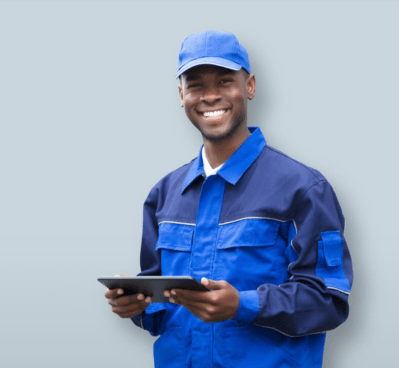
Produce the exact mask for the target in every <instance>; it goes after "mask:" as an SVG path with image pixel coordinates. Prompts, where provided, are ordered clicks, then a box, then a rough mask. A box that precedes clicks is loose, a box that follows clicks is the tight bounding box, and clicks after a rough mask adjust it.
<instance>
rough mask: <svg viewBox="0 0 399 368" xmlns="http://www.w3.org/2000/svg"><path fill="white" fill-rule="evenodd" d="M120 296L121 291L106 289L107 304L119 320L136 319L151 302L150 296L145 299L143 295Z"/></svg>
mask: <svg viewBox="0 0 399 368" xmlns="http://www.w3.org/2000/svg"><path fill="white" fill-rule="evenodd" d="M116 276H129V275H116ZM121 295H123V289H107V291H106V292H105V297H106V298H107V299H108V304H110V305H112V312H114V313H116V314H117V315H118V316H119V317H121V318H133V317H136V316H137V315H139V314H140V313H141V312H143V311H144V310H145V309H146V308H147V307H148V305H149V304H150V303H151V302H152V298H151V297H150V296H147V297H145V296H144V295H143V294H134V295H126V296H121Z"/></svg>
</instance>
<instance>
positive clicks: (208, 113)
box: [204, 110, 226, 117]
mask: <svg viewBox="0 0 399 368" xmlns="http://www.w3.org/2000/svg"><path fill="white" fill-rule="evenodd" d="M225 112H226V110H218V111H209V112H204V116H206V117H208V116H219V115H222V114H224V113H225Z"/></svg>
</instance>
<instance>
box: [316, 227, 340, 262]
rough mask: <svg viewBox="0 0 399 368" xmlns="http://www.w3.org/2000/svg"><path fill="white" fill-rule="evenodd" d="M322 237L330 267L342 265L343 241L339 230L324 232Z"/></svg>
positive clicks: (325, 255)
mask: <svg viewBox="0 0 399 368" xmlns="http://www.w3.org/2000/svg"><path fill="white" fill-rule="evenodd" d="M320 235H321V239H322V242H323V250H324V257H325V259H326V263H327V265H328V266H329V267H333V266H339V265H341V264H342V245H343V239H341V234H340V232H339V230H335V231H324V232H322V233H321V234H320Z"/></svg>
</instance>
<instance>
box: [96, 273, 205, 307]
mask: <svg viewBox="0 0 399 368" xmlns="http://www.w3.org/2000/svg"><path fill="white" fill-rule="evenodd" d="M97 280H98V281H99V282H101V283H102V284H103V285H105V286H106V287H107V288H108V289H123V290H124V293H123V294H122V295H121V296H124V295H132V294H138V293H142V294H144V295H145V296H152V301H153V303H168V302H169V298H167V297H165V296H164V295H163V292H164V291H165V290H171V289H186V290H196V291H209V289H207V288H206V287H205V286H204V285H202V284H201V283H200V282H199V281H198V280H196V279H195V278H194V277H191V276H136V277H118V276H115V277H99V278H98V279H97Z"/></svg>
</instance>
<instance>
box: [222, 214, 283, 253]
mask: <svg viewBox="0 0 399 368" xmlns="http://www.w3.org/2000/svg"><path fill="white" fill-rule="evenodd" d="M279 227H280V222H279V221H275V220H268V219H245V220H240V221H236V222H232V223H230V224H226V225H222V226H221V230H220V236H219V241H218V245H217V248H218V249H227V248H235V247H266V246H272V245H274V244H275V243H276V237H277V232H278V229H279Z"/></svg>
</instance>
